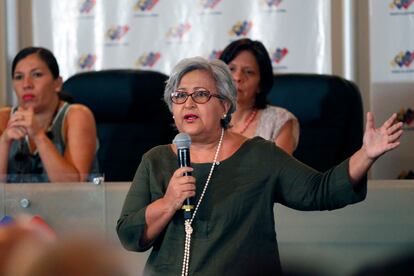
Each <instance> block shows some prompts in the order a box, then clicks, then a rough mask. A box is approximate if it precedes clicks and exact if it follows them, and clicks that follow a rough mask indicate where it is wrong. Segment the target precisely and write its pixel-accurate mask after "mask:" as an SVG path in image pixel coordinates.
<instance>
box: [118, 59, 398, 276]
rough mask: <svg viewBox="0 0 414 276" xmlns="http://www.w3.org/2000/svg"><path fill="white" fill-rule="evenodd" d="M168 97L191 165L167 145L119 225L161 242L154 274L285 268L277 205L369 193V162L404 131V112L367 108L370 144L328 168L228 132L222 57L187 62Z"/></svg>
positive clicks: (231, 101)
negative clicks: (386, 114) (185, 209)
mask: <svg viewBox="0 0 414 276" xmlns="http://www.w3.org/2000/svg"><path fill="white" fill-rule="evenodd" d="M164 99H165V101H166V103H167V104H168V106H169V107H170V109H171V111H172V113H173V116H174V121H175V124H176V126H177V128H178V130H179V131H180V132H184V133H187V134H188V135H189V136H190V137H191V141H192V143H191V146H190V159H191V161H192V163H191V167H182V168H178V164H177V147H176V146H175V145H163V146H158V147H155V148H154V149H152V150H150V151H149V152H147V153H146V154H145V155H144V156H143V158H142V161H141V164H140V166H139V167H138V170H137V172H136V175H135V178H134V180H133V182H132V185H131V188H130V190H129V192H128V194H127V197H126V200H125V203H124V206H123V209H122V213H121V216H120V218H119V220H118V224H117V231H118V236H119V238H120V240H121V242H122V244H123V245H124V246H125V247H126V248H127V249H129V250H133V251H145V250H148V249H149V248H151V247H152V252H151V255H150V257H149V259H148V261H147V264H146V267H145V271H144V274H145V275H180V274H181V275H277V274H280V273H281V266H280V261H279V254H278V249H277V241H276V232H275V222H274V214H273V205H274V203H276V202H279V203H281V204H283V205H286V206H288V207H291V208H294V209H298V210H326V209H328V210H331V209H336V208H341V207H343V206H345V205H347V204H351V203H355V202H358V201H361V200H363V199H364V198H365V196H366V177H365V176H366V173H367V171H368V169H369V168H370V166H371V165H372V164H373V162H374V161H375V160H376V159H377V158H378V157H379V156H381V155H382V154H384V153H385V152H387V151H389V150H391V149H394V148H395V147H397V146H398V145H399V137H400V136H401V134H402V124H401V123H396V122H395V121H396V120H395V119H396V115H393V116H391V118H390V119H388V120H387V121H386V122H385V123H384V124H383V125H382V126H381V127H380V128H378V129H377V128H375V127H374V119H373V116H372V114H371V113H368V115H367V125H366V130H365V134H364V143H363V146H362V148H361V149H360V150H358V151H357V152H356V153H355V154H354V155H352V156H351V157H350V158H349V159H347V160H345V161H344V162H343V163H342V164H340V165H339V166H337V167H335V168H332V169H331V170H329V171H327V172H325V173H320V172H317V171H315V170H313V169H311V168H309V167H307V166H305V165H303V164H302V163H300V162H299V161H297V160H296V159H294V158H293V157H291V156H290V155H288V154H287V153H285V152H284V151H283V150H281V149H279V148H278V147H277V146H276V145H275V143H272V142H270V141H266V140H264V139H263V138H260V137H255V138H252V139H248V138H246V137H244V136H242V135H240V134H237V133H234V132H230V131H228V130H227V127H228V123H229V122H230V119H231V118H230V117H231V114H232V113H233V112H234V109H235V105H236V89H235V87H234V84H233V82H232V76H231V73H230V71H229V69H228V68H227V65H226V64H225V63H223V62H221V61H217V60H216V61H207V60H205V59H203V58H190V59H185V60H183V61H181V62H180V63H179V64H178V65H177V66H176V67H175V68H174V69H173V72H172V74H171V77H170V79H169V80H168V82H167V86H166V89H165V95H164ZM188 172H192V175H188ZM189 197H194V198H195V203H196V204H195V208H194V210H193V213H192V216H191V218H190V219H186V220H185V219H184V218H183V213H182V211H180V210H181V207H182V206H183V202H184V201H185V200H186V199H187V198H189Z"/></svg>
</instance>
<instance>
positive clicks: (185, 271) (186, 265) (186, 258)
mask: <svg viewBox="0 0 414 276" xmlns="http://www.w3.org/2000/svg"><path fill="white" fill-rule="evenodd" d="M223 137H224V129H223V128H222V129H221V136H220V140H219V142H218V145H217V149H216V153H215V155H214V159H213V164H211V169H210V172H209V174H208V177H207V180H206V184H204V188H203V192H202V193H201V196H200V199H199V200H198V202H197V205H196V207H195V209H194V213H193V215H192V217H191V219H187V220H185V222H184V229H185V242H184V259H183V268H182V272H181V276H188V268H189V266H190V246H191V234H192V233H193V227H192V226H191V224H192V223H193V220H194V217H195V216H196V214H197V210H198V207H199V206H200V204H201V201H202V200H203V198H204V195H205V193H206V190H207V187H208V184H209V183H210V179H211V176H212V175H213V171H214V167H215V166H216V165H218V164H219V162H217V159H218V155H219V153H220V148H221V144H222V142H223Z"/></svg>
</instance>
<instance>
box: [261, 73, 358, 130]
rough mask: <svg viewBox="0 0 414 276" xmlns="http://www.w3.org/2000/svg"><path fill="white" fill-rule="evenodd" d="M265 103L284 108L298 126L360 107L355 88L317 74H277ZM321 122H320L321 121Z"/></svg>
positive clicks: (351, 84)
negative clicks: (293, 116) (295, 119)
mask: <svg viewBox="0 0 414 276" xmlns="http://www.w3.org/2000/svg"><path fill="white" fill-rule="evenodd" d="M268 100H269V103H270V104H272V105H277V106H281V107H284V108H286V109H287V110H289V111H290V112H292V113H293V114H295V116H296V117H297V118H298V119H299V122H300V123H301V125H305V124H312V123H314V122H318V121H319V122H327V123H330V120H326V118H327V117H329V116H334V115H339V114H341V112H346V113H347V114H349V112H352V111H353V109H355V108H357V109H360V108H361V107H362V99H361V95H360V92H359V89H358V87H357V86H356V85H355V84H353V83H352V82H351V81H348V80H345V79H343V78H341V77H338V76H332V75H318V74H280V75H275V76H274V85H273V88H272V90H271V91H270V93H269V95H268ZM322 119H323V120H322Z"/></svg>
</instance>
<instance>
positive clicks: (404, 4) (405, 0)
mask: <svg viewBox="0 0 414 276" xmlns="http://www.w3.org/2000/svg"><path fill="white" fill-rule="evenodd" d="M412 3H414V0H394V1H392V3H391V4H390V8H391V9H395V8H397V9H399V10H401V9H404V10H407V9H408V8H409V7H410V5H411V4H412Z"/></svg>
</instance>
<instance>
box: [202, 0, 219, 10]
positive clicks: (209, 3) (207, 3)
mask: <svg viewBox="0 0 414 276" xmlns="http://www.w3.org/2000/svg"><path fill="white" fill-rule="evenodd" d="M220 2H221V0H200V2H199V3H200V6H201V7H202V8H203V9H214V8H215V7H216V6H217V4H218V3H220Z"/></svg>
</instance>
